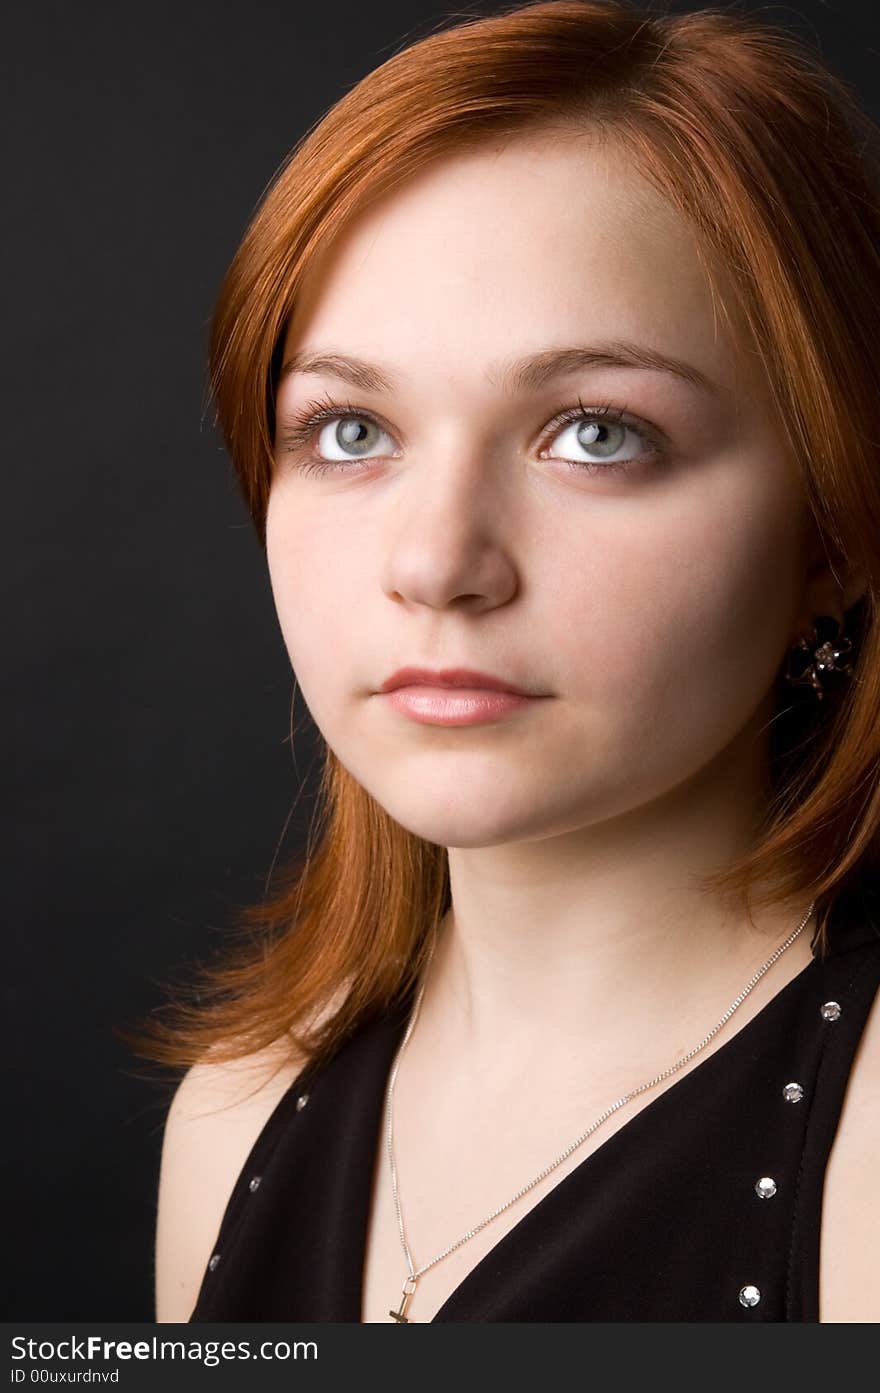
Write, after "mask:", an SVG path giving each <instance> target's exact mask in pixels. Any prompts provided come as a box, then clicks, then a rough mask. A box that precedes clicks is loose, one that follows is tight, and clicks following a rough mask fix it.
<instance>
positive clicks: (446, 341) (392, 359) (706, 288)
mask: <svg viewBox="0 0 880 1393" xmlns="http://www.w3.org/2000/svg"><path fill="white" fill-rule="evenodd" d="M722 284H723V282H722ZM724 291H725V298H726V299H730V297H729V296H728V295H727V287H726V286H725V287H724ZM586 338H590V339H593V338H595V339H597V340H601V339H611V338H623V339H629V340H632V341H634V342H638V343H642V344H645V345H646V346H648V347H652V348H655V349H657V350H659V351H660V352H664V351H665V352H667V353H669V354H672V355H675V356H679V357H681V358H683V359H685V360H690V361H691V362H697V363H699V365H700V367H701V368H702V369H703V370H704V371H705V372H706V373H707V375H709V376H712V377H714V378H715V379H716V380H719V381H722V382H725V383H727V384H728V385H732V381H733V375H734V361H733V360H734V354H735V352H736V345H734V344H733V343H732V342H730V340H729V337H728V333H727V330H726V328H725V325H724V321H723V319H722V318H721V316H720V313H719V312H717V310H716V306H715V304H714V303H713V296H712V291H711V289H710V285H709V282H708V279H707V276H706V273H705V269H704V266H703V263H702V261H701V259H700V256H699V253H698V249H697V244H696V241H695V238H694V235H693V232H692V230H691V228H690V226H689V224H688V222H687V220H686V219H685V218H684V217H683V215H682V214H680V213H679V212H678V210H677V209H676V208H675V207H674V206H673V205H672V204H671V203H670V202H669V201H668V200H667V199H665V198H664V197H663V196H662V194H661V193H660V192H659V191H658V190H657V189H656V188H655V187H654V186H653V185H652V184H651V183H650V182H649V181H648V180H647V179H646V178H645V177H644V176H643V175H641V174H640V173H639V171H638V170H637V169H636V168H635V166H634V164H633V161H632V159H631V157H629V156H628V155H627V153H626V152H625V151H624V150H623V148H622V147H621V146H619V145H617V144H615V143H614V141H613V140H608V139H605V140H600V139H599V138H598V137H597V136H596V135H594V134H591V133H584V134H581V133H577V134H575V133H571V132H562V133H556V132H553V133H547V132H543V133H540V134H531V135H519V136H516V137H513V138H507V139H505V140H498V141H495V142H487V143H486V144H485V145H483V146H480V147H479V148H477V149H475V150H470V151H467V152H462V153H458V154H454V155H447V156H444V157H443V158H442V159H440V160H438V161H436V162H434V163H433V164H431V165H429V166H428V167H426V168H425V169H424V170H423V171H421V172H420V173H419V174H418V175H416V176H414V177H413V178H410V179H409V180H408V181H407V182H406V183H405V184H404V185H403V186H401V187H400V188H399V189H395V190H392V191H391V192H389V193H387V194H385V195H384V196H382V197H381V198H379V199H378V200H376V201H375V202H373V203H372V204H371V205H370V206H368V207H367V208H366V209H365V210H364V211H362V212H361V213H360V214H359V215H358V216H357V217H356V218H355V219H354V220H353V222H352V223H351V224H350V225H349V226H348V227H347V228H346V229H345V231H344V233H343V234H341V235H340V236H339V237H337V239H336V241H335V242H334V243H333V244H332V245H331V246H329V247H328V248H327V250H326V251H325V252H324V253H322V254H321V255H320V256H319V257H318V258H317V260H316V261H314V262H313V263H312V265H311V266H310V268H309V271H308V273H307V275H306V278H305V281H304V283H303V285H302V287H301V291H300V293H299V295H298V299H297V303H296V307H295V311H294V314H293V317H292V319H291V322H290V324H289V326H288V331H287V336H286V343H285V350H286V353H285V356H286V354H287V352H289V351H291V350H293V349H297V350H302V349H309V348H316V347H320V348H321V349H327V348H332V349H336V350H338V351H339V352H346V353H350V354H352V355H360V356H363V357H365V358H368V359H369V358H372V359H374V360H385V361H387V362H389V363H392V364H395V365H397V366H401V365H403V364H404V363H405V364H406V366H407V368H408V370H410V371H411V372H413V373H415V374H417V373H418V372H419V371H420V370H425V371H431V372H433V373H434V374H435V376H438V375H439V374H440V373H441V371H442V373H443V374H444V380H447V379H448V380H449V381H450V383H452V382H453V381H454V382H455V383H456V385H458V386H460V385H461V384H462V383H463V381H464V379H465V378H466V377H471V376H472V375H473V373H474V370H475V369H478V368H479V365H480V363H481V362H484V363H486V364H488V363H493V362H497V361H499V360H501V359H506V358H510V357H513V356H515V355H516V353H517V352H518V351H521V352H523V353H527V352H530V351H534V349H535V348H537V347H543V346H550V345H554V344H557V343H560V342H563V341H571V342H583V341H585V339H586Z"/></svg>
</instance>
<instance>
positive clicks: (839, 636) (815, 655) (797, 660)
mask: <svg viewBox="0 0 880 1393" xmlns="http://www.w3.org/2000/svg"><path fill="white" fill-rule="evenodd" d="M851 650H852V643H851V641H850V640H849V639H848V638H844V637H843V632H842V626H841V625H840V623H839V622H838V620H837V619H835V618H834V616H833V615H829V614H825V615H820V617H819V618H818V619H817V620H816V621H815V623H814V624H813V626H812V628H811V629H810V632H809V633H808V634H807V635H805V636H802V637H801V638H799V639H798V641H797V643H796V644H795V645H794V647H793V648H792V649H791V650H790V652H789V655H788V666H787V669H786V673H785V676H786V680H787V681H789V682H809V683H810V686H811V687H812V688H813V691H814V692H815V693H816V696H817V698H818V700H819V701H821V700H822V698H823V697H824V695H825V693H824V691H823V690H822V683H821V681H820V674H822V673H828V672H841V673H843V674H844V675H845V676H847V677H851V676H852V668H851V667H850V666H849V665H846V666H844V665H842V664H840V663H838V658H842V657H843V656H844V655H845V654H846V653H849V652H850V651H851ZM803 654H806V655H807V661H806V664H805V663H804V658H803V656H802V655H803ZM793 668H799V669H800V671H793V670H792V669H793Z"/></svg>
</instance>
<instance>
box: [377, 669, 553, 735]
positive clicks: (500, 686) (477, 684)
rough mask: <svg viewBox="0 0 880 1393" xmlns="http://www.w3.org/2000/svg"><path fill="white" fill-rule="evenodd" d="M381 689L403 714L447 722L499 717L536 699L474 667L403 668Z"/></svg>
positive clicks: (460, 723)
mask: <svg viewBox="0 0 880 1393" xmlns="http://www.w3.org/2000/svg"><path fill="white" fill-rule="evenodd" d="M379 693H380V694H382V695H384V696H385V699H386V700H387V702H388V704H389V705H390V706H393V707H394V709H395V710H396V711H399V712H400V713H401V714H402V715H405V716H409V717H410V719H412V720H415V721H420V722H421V723H423V724H425V725H445V726H466V725H477V724H478V723H480V722H482V721H491V720H497V719H498V717H500V716H504V715H507V714H508V713H510V712H513V711H516V710H518V709H519V708H520V707H522V706H526V705H528V703H529V702H530V701H532V700H535V698H533V697H530V696H529V695H528V693H526V692H524V691H523V690H522V689H521V688H519V687H515V686H514V685H513V683H510V682H506V681H504V679H503V678H500V677H493V676H492V675H491V673H485V672H476V671H474V670H473V669H471V668H443V669H441V670H440V671H432V670H431V669H429V668H414V667H406V668H400V669H399V670H398V671H397V672H395V673H393V674H392V676H391V677H389V678H387V680H386V681H385V682H383V684H382V686H381V688H380V689H379Z"/></svg>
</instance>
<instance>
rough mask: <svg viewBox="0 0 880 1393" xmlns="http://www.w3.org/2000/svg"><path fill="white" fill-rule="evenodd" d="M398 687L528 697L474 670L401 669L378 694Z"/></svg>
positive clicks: (511, 684) (490, 674)
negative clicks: (444, 688)
mask: <svg viewBox="0 0 880 1393" xmlns="http://www.w3.org/2000/svg"><path fill="white" fill-rule="evenodd" d="M398 687H465V688H468V689H470V690H471V691H478V690H480V689H482V690H484V691H490V692H511V693H513V694H514V695H516V696H529V695H530V693H529V692H526V691H524V690H523V688H522V687H517V686H515V684H514V683H513V682H508V681H506V680H505V678H503V677H496V676H494V675H493V674H492V673H489V672H477V671H476V670H475V669H474V668H464V667H456V668H441V669H438V670H432V669H431V668H423V667H403V668H399V669H398V670H397V672H394V673H392V675H391V676H390V677H388V678H386V680H385V681H384V682H383V683H382V686H381V687H380V688H379V691H380V692H393V691H395V690H396V688H398Z"/></svg>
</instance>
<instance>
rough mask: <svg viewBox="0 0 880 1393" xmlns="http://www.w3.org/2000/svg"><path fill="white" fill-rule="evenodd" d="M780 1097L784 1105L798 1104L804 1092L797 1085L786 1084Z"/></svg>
mask: <svg viewBox="0 0 880 1393" xmlns="http://www.w3.org/2000/svg"><path fill="white" fill-rule="evenodd" d="M782 1096H783V1098H784V1099H785V1101H786V1103H799V1102H800V1101H801V1099H802V1098H803V1096H804V1090H803V1089H802V1088H801V1086H800V1084H799V1083H787V1084H786V1085H785V1087H784V1088H783V1090H782Z"/></svg>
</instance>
